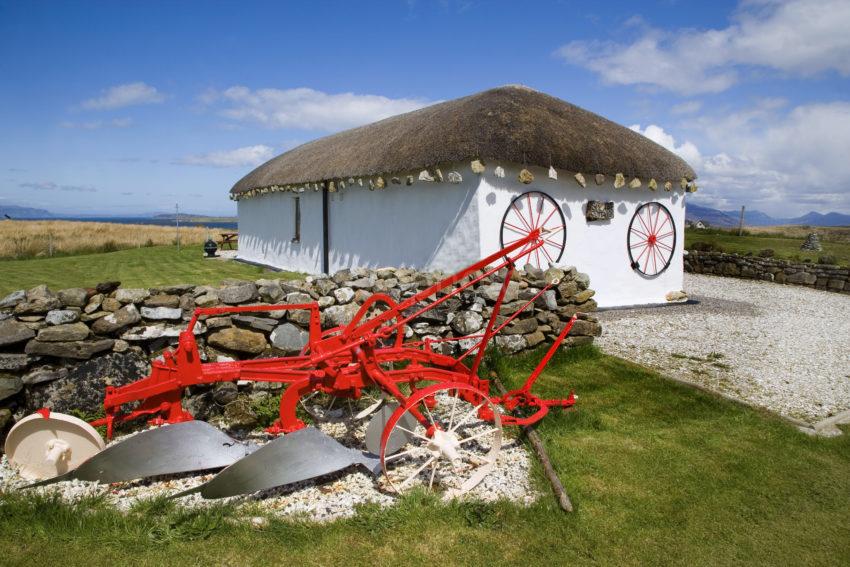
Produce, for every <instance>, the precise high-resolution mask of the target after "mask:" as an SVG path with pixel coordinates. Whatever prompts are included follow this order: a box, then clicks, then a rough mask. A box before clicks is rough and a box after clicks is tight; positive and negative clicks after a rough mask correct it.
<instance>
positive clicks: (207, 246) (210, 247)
mask: <svg viewBox="0 0 850 567" xmlns="http://www.w3.org/2000/svg"><path fill="white" fill-rule="evenodd" d="M216 250H218V246H217V245H216V243H215V240H213V239H212V238H207V241H206V242H204V252H206V253H207V258H215V251H216Z"/></svg>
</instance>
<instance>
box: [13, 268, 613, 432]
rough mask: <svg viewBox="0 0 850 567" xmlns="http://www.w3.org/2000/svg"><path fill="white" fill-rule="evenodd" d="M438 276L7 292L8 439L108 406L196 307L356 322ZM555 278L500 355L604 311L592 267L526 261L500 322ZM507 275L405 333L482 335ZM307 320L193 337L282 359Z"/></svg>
mask: <svg viewBox="0 0 850 567" xmlns="http://www.w3.org/2000/svg"><path fill="white" fill-rule="evenodd" d="M479 275H480V274H479ZM441 277H442V274H439V273H423V272H416V271H413V270H409V269H394V268H382V269H378V270H365V269H352V270H342V271H340V272H337V273H336V274H334V275H333V276H330V277H308V278H306V279H304V280H298V281H287V280H276V279H262V280H257V281H241V280H225V281H223V282H222V284H221V285H219V286H208V285H189V284H186V285H172V286H165V287H159V288H153V289H128V288H122V287H120V283H119V282H105V283H102V284H99V285H98V286H97V287H95V288H91V289H83V288H73V289H63V290H57V291H53V290H50V289H48V288H47V286H43V285H42V286H38V287H34V288H32V289H29V290H19V291H15V292H13V293H11V294H9V295H7V296H6V297H4V298H2V299H0V434H2V433H3V432H5V431H6V430H8V427H9V426H10V425H11V423H12V421H13V420H14V419H16V418H20V417H21V416H23V415H26V414H28V413H30V412H31V411H33V410H35V409H37V408H39V407H44V406H46V407H50V408H52V409H53V410H55V411H62V412H71V411H77V412H82V413H83V414H84V415H86V416H87V417H91V416H92V415H94V414H95V413H96V412H98V411H99V409H100V407H101V403H102V396H103V390H104V387H105V386H106V385H108V384H109V385H113V386H120V385H123V384H126V383H128V382H131V381H133V380H136V379H138V378H140V377H143V376H145V375H146V374H147V373H148V372H149V367H150V365H149V361H150V360H151V359H152V358H154V357H156V356H159V355H160V354H161V353H162V351H163V350H164V349H166V348H168V347H173V346H175V345H176V344H177V339H178V335H179V333H180V331H181V330H183V329H184V328H185V326H186V322H187V321H188V320H189V318H190V317H191V316H192V313H193V312H194V309H195V308H196V307H214V306H228V305H233V306H235V305H273V304H299V303H312V302H317V303H318V304H319V306H320V308H321V317H322V326H323V328H325V329H327V328H331V327H336V326H339V325H344V324H347V323H348V322H350V321H351V319H352V318H353V317H354V315H355V314H356V313H357V311H358V309H359V308H360V306H361V305H362V304H363V302H364V301H365V300H366V299H367V298H368V297H369V296H371V295H372V294H373V293H379V292H380V293H384V294H387V295H389V296H390V297H392V298H393V299H395V300H396V301H402V300H404V299H406V298H408V297H410V296H412V295H414V294H415V293H416V292H418V291H420V290H423V289H426V288H427V287H429V286H431V285H432V284H434V283H435V282H436V281H438V280H439V279H440V278H441ZM471 277H474V276H471ZM551 278H558V279H559V280H560V283H559V284H558V285H557V286H555V287H553V288H551V289H549V290H547V291H546V292H544V293H543V295H541V296H540V297H539V298H538V299H537V300H536V301H535V303H534V304H533V305H530V306H529V307H528V308H527V309H526V310H524V311H523V312H522V313H521V314H520V315H519V316H517V317H516V319H514V320H513V321H512V322H511V323H510V324H509V325H508V326H507V327H505V328H504V329H503V330H502V332H501V333H500V334H499V336H497V337H496V339H495V342H496V344H497V345H498V346H499V347H500V348H501V349H502V350H503V351H505V352H508V353H517V352H520V351H523V350H526V349H531V348H534V347H537V346H538V345H541V344H543V343H546V342H551V340H552V339H553V338H554V337H555V336H556V335H557V334H558V333H559V332H560V331H561V330H562V329H563V327H564V324H565V321H567V320H568V319H569V318H570V317H572V316H573V314H575V313H577V312H582V313H587V312H592V311H594V310H595V309H596V302H595V301H594V300H593V295H594V291H593V290H592V289H589V285H590V280H589V278H588V276H587V275H586V274H582V273H578V272H577V271H576V270H575V268H571V267H564V268H550V269H549V270H547V271H546V272H545V273H544V272H543V271H541V270H538V269H535V268H533V267H531V266H526V269H525V270H522V271H517V272H515V273H514V276H513V278H512V280H513V281H511V282H510V283H509V286H508V290H507V294H506V297H505V301H504V303H503V305H502V309H501V312H500V317H499V320H500V321H505V320H506V318H507V317H509V316H511V315H513V314H514V313H516V312H517V311H518V310H519V309H520V308H521V307H523V305H525V304H526V303H527V302H528V301H529V300H530V299H531V298H532V297H534V295H536V294H537V293H538V292H539V291H540V290H541V289H542V288H543V287H545V286H546V282H547V281H551ZM503 281H504V273H503V272H502V273H497V274H493V275H492V276H488V277H486V278H484V279H483V280H481V281H480V282H478V283H477V284H476V285H475V286H474V287H473V288H471V289H469V290H465V291H464V292H462V293H460V294H458V295H457V296H455V297H452V298H450V299H448V300H446V301H445V302H443V303H442V304H440V305H439V306H437V307H435V308H434V309H431V310H429V311H426V312H425V313H423V314H422V315H421V316H419V317H417V318H416V319H415V320H413V321H411V323H410V324H409V325H408V327H407V328H406V329H405V331H406V333H405V340H408V341H417V340H424V339H426V338H429V337H430V338H444V337H461V336H465V335H469V334H474V333H476V332H478V331H479V330H481V329H482V328H483V327H484V325H485V324H486V321H487V319H488V318H489V317H490V314H491V309H492V306H493V304H494V303H495V301H496V298H497V296H498V294H499V290H500V288H501V285H502V282H503ZM308 324H309V312H308V311H305V310H293V311H283V310H280V311H271V312H260V313H250V314H231V315H222V316H211V317H201V319H200V322H199V324H198V325H197V326H196V335H197V339H198V344H199V347H200V351H201V355H202V357H203V358H204V359H205V360H206V361H221V360H234V359H247V358H256V357H269V356H281V355H291V354H295V353H298V352H299V351H300V350H301V348H302V347H303V346H304V345H305V344H306V342H307V338H308V333H307V327H308ZM600 333H601V327H600V325H599V322H598V321H597V319H596V318H594V317H593V316H591V315H582V318H581V319H580V320H579V321H577V322H576V324H575V326H574V327H573V330H572V332H571V333H570V336H569V337H567V339H566V341H565V343H564V344H565V345H566V346H567V347H569V346H574V345H580V344H588V343H591V342H592V341H593V337H595V336H599V334H600ZM472 344H473V343H471V340H470V339H467V340H465V341H453V342H444V343H437V344H435V345H434V348H435V349H439V350H441V351H442V352H445V353H447V354H455V353H457V352H458V349H460V348H468V347H469V346H471V345H472ZM279 391H280V385H278V384H269V383H257V384H250V383H239V384H230V383H228V384H218V385H216V386H212V387H209V388H194V389H193V390H192V391H191V392H189V399H188V402H187V404H188V409H189V410H190V411H192V412H193V413H194V414H195V415H196V416H197V417H199V418H206V417H207V416H209V415H210V414H214V413H216V412H218V413H219V414H224V415H228V412H229V413H230V414H233V415H232V416H231V417H232V419H231V421H233V420H236V421H239V420H241V421H242V422H243V423H242V424H243V425H245V426H250V425H251V423H250V422H251V419H252V418H251V412H250V411H247V412H245V411H242V412H237V411H236V410H237V409H239V408H246V407H249V406H250V402H251V401H254V400H256V399H257V398H258V397H262V396H269V395H273V394H276V393H278V392H279ZM246 402H248V403H247V404H246ZM234 408H235V409H234Z"/></svg>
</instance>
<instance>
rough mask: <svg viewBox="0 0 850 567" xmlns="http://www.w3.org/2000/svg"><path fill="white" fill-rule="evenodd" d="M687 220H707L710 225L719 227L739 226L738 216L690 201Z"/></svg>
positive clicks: (686, 208)
mask: <svg viewBox="0 0 850 567" xmlns="http://www.w3.org/2000/svg"><path fill="white" fill-rule="evenodd" d="M685 220H689V221H691V222H697V221H700V220H701V221H703V222H707V223H708V224H709V225H710V226H717V227H728V226H737V224H738V221H737V220H736V218H735V217H733V216H731V215H729V214H728V213H724V212H723V211H718V210H717V209H711V208H709V207H701V206H699V205H694V204H693V203H688V205H687V206H686V207H685Z"/></svg>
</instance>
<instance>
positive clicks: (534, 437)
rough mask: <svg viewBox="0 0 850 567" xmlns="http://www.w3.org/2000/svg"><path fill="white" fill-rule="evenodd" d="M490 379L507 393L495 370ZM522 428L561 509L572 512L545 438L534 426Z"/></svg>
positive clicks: (571, 504) (500, 389)
mask: <svg viewBox="0 0 850 567" xmlns="http://www.w3.org/2000/svg"><path fill="white" fill-rule="evenodd" d="M490 380H491V381H492V382H493V385H495V386H496V389H497V390H499V394H501V395H502V396H504V395H505V394H506V393H507V390H506V389H505V386H504V385H503V384H502V381H501V380H499V377H498V376H497V375H496V373H495V372H491V373H490ZM522 430H523V432H524V433H525V435H526V437H528V441H529V442H530V443H531V447H532V448H533V449H534V453H535V454H536V455H537V458H538V459H539V460H540V464H541V465H542V466H543V474H544V475H546V479H547V480H548V481H549V485H550V486H551V487H552V492H554V493H555V498H557V500H558V506H560V507H561V510H563V511H564V512H572V511H573V503H572V500H570V497H569V495H568V494H567V491H566V490H564V485H563V484H562V483H561V479H560V478H558V473H557V472H555V467H553V466H552V461H550V460H549V454H548V453H547V452H546V447H544V446H543V440H542V439H540V435H539V434H538V433H537V431H536V430H535V429H534V428H533V427H530V426H528V425H525V426H523V428H522Z"/></svg>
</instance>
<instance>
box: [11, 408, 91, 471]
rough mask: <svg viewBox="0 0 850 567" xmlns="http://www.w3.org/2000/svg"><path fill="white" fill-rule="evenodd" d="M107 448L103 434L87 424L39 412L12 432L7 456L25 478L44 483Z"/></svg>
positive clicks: (27, 418)
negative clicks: (44, 480)
mask: <svg viewBox="0 0 850 567" xmlns="http://www.w3.org/2000/svg"><path fill="white" fill-rule="evenodd" d="M104 447H105V444H104V442H103V439H102V438H101V437H100V434H99V433H98V432H97V431H96V430H95V428H94V427H92V426H91V425H89V424H88V423H86V422H85V421H83V420H81V419H79V418H76V417H74V416H72V415H66V414H64V413H58V412H51V411H49V410H40V411H39V412H37V413H34V414H32V415H29V416H27V417H25V418H23V419H22V420H21V421H19V422H18V423H16V424H15V426H14V427H13V428H12V429H11V430H10V431H9V435H8V436H7V437H6V446H5V452H6V457H7V458H8V459H9V463H10V464H11V465H12V466H13V467H15V468H16V469H18V472H19V473H20V474H21V476H22V477H24V478H27V479H30V480H41V479H45V478H51V477H54V476H57V475H60V474H65V473H67V472H69V471H72V470H74V469H76V468H77V467H78V466H80V465H81V464H82V463H84V462H85V461H86V460H87V459H89V458H90V457H93V456H94V455H96V454H98V453H100V452H101V451H103V449H104Z"/></svg>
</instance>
